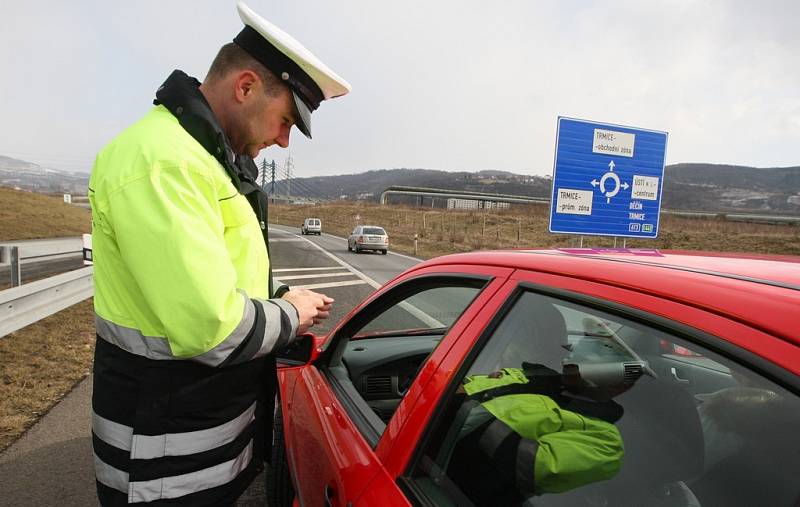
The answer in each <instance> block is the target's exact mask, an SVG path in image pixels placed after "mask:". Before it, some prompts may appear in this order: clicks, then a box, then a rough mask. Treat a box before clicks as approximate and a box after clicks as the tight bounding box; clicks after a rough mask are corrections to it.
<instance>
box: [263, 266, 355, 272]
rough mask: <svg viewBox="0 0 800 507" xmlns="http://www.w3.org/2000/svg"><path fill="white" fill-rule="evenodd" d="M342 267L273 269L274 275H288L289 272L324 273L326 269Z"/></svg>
mask: <svg viewBox="0 0 800 507" xmlns="http://www.w3.org/2000/svg"><path fill="white" fill-rule="evenodd" d="M339 268H341V266H328V267H325V268H281V269H273V270H272V272H273V273H286V272H287V271H322V270H325V269H339Z"/></svg>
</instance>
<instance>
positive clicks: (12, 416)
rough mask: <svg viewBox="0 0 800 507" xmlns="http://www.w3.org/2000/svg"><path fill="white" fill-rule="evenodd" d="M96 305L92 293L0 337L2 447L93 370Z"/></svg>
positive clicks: (0, 448) (22, 431) (9, 443)
mask: <svg viewBox="0 0 800 507" xmlns="http://www.w3.org/2000/svg"><path fill="white" fill-rule="evenodd" d="M92 305H93V302H92V299H88V300H86V301H83V302H82V303H78V304H77V305H73V306H71V307H69V308H67V309H65V310H62V311H60V312H58V313H56V314H54V315H51V316H49V317H47V318H45V319H43V320H40V321H39V322H36V323H34V324H31V325H30V326H27V327H25V328H23V329H20V330H19V331H16V332H14V333H11V334H9V335H6V336H4V337H2V338H0V451H2V450H4V449H6V448H7V447H8V446H9V445H11V443H13V442H14V441H15V440H16V439H17V438H19V437H20V436H21V435H22V434H23V433H24V432H25V430H27V429H28V428H29V427H31V426H32V425H33V424H34V423H35V422H36V421H37V420H38V419H39V418H40V417H41V416H42V415H44V414H46V413H47V411H48V410H50V409H51V408H52V407H53V406H54V405H55V404H56V403H58V402H59V401H60V400H61V398H63V397H64V395H66V394H67V393H69V391H70V390H72V388H73V387H74V386H75V385H76V384H77V383H78V382H79V381H81V380H82V379H83V378H85V377H86V376H87V375H88V374H89V372H90V370H91V364H92V356H93V354H94V340H95V334H94V310H93V307H92ZM87 416H88V414H87Z"/></svg>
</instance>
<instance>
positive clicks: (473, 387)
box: [448, 363, 624, 505]
mask: <svg viewBox="0 0 800 507" xmlns="http://www.w3.org/2000/svg"><path fill="white" fill-rule="evenodd" d="M563 382H564V381H563V375H562V374H560V373H558V372H556V371H554V370H552V369H550V368H547V367H546V366H543V365H541V364H530V363H523V368H504V369H502V370H500V371H497V372H493V373H491V374H488V375H472V376H468V377H466V378H465V379H464V382H463V385H462V386H460V388H459V392H462V393H463V394H464V395H466V398H467V401H465V406H466V407H469V408H468V410H469V415H468V416H467V418H466V420H465V422H464V425H463V426H462V428H461V431H460V433H459V436H458V438H457V443H456V447H455V449H454V452H453V456H452V460H451V461H450V468H449V470H448V475H451V477H452V478H453V480H454V481H455V482H456V483H458V484H459V486H460V487H461V488H462V489H463V490H464V493H465V494H466V495H467V497H469V498H470V500H471V501H472V502H474V503H475V504H476V505H519V504H521V503H522V502H524V501H525V500H526V499H527V498H529V497H531V496H534V495H541V494H545V493H560V492H564V491H568V490H571V489H574V488H578V487H580V486H583V485H585V484H589V483H593V482H597V481H603V480H608V479H611V478H612V477H614V475H616V473H617V472H618V471H619V469H620V467H621V465H622V458H623V454H624V450H623V443H622V437H621V436H620V433H619V431H618V430H617V428H616V426H614V424H613V423H614V422H615V421H617V420H618V419H619V418H620V417H621V416H622V407H621V406H620V405H619V404H617V403H616V402H614V401H613V400H612V399H611V398H610V396H608V395H602V394H601V392H600V391H599V390H592V391H591V392H583V393H580V394H579V393H577V392H572V393H570V392H569V391H567V390H564V387H565V386H564V383H563ZM574 391H580V389H579V388H578V387H577V386H575V387H574ZM587 394H588V395H590V396H592V397H593V398H594V399H592V398H589V397H587V396H586V395H587Z"/></svg>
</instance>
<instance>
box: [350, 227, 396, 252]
mask: <svg viewBox="0 0 800 507" xmlns="http://www.w3.org/2000/svg"><path fill="white" fill-rule="evenodd" d="M347 249H348V250H349V251H351V252H353V251H355V253H361V252H363V251H364V250H374V251H376V252H380V253H382V254H383V255H386V251H387V250H388V249H389V235H388V234H386V231H385V230H384V229H383V227H378V226H376V225H359V226H357V227H356V228H355V229H353V232H351V233H350V237H349V238H347Z"/></svg>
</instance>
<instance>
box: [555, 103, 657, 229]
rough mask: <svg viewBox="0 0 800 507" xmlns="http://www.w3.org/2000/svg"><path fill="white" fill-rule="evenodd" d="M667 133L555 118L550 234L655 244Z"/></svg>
mask: <svg viewBox="0 0 800 507" xmlns="http://www.w3.org/2000/svg"><path fill="white" fill-rule="evenodd" d="M666 151H667V133H666V132H658V131H655V130H644V129H638V128H633V127H623V126H621V125H612V124H609V123H596V122H590V121H586V120H576V119H573V118H564V117H559V118H558V130H557V132H556V156H555V164H554V165H553V194H552V199H551V203H550V232H558V233H566V234H588V235H596V236H627V237H633V238H655V237H657V236H658V219H659V214H660V212H661V190H662V189H663V187H664V161H665V158H666V157H665V155H666Z"/></svg>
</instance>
